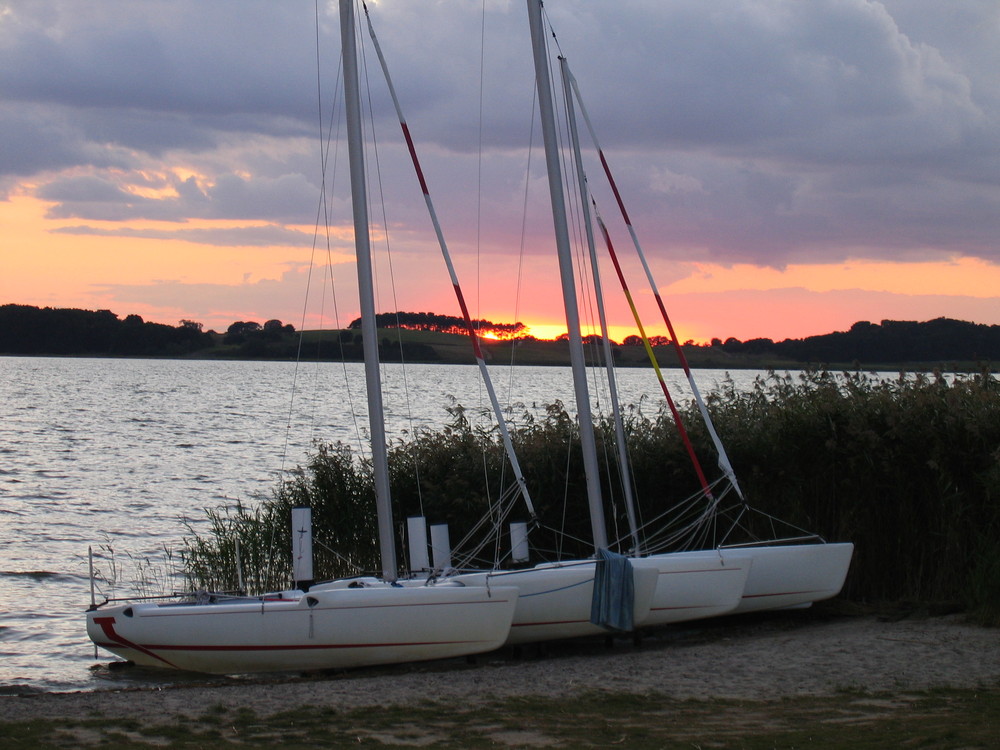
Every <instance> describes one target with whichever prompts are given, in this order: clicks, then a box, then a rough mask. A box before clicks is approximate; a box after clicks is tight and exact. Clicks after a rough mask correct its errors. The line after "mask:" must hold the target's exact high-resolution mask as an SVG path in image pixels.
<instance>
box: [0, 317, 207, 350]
mask: <svg viewBox="0 0 1000 750" xmlns="http://www.w3.org/2000/svg"><path fill="white" fill-rule="evenodd" d="M201 328H202V327H201V324H200V323H195V322H193V321H190V320H184V321H181V324H180V325H178V326H168V325H163V324H161V323H147V322H145V321H144V320H143V319H142V318H141V317H139V316H138V315H128V316H126V317H125V319H124V320H122V319H120V318H119V317H118V316H117V315H115V314H114V313H113V312H111V311H110V310H96V311H93V310H76V309H66V308H52V307H44V308H39V307H32V306H30V305H0V353H2V354H54V355H73V354H89V355H98V356H177V355H183V354H189V353H191V352H195V351H198V350H201V349H205V348H208V347H211V346H214V344H215V341H214V339H213V337H212V335H211V334H209V333H204V332H203V331H202V330H201Z"/></svg>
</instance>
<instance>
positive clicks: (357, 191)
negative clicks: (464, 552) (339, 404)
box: [340, 0, 396, 581]
mask: <svg viewBox="0 0 1000 750" xmlns="http://www.w3.org/2000/svg"><path fill="white" fill-rule="evenodd" d="M340 40H341V48H342V50H343V67H344V109H345V112H346V117H347V145H348V155H349V157H350V165H351V203H352V205H353V207H354V249H355V253H356V255H357V263H358V297H359V301H360V303H361V341H362V345H363V347H364V353H365V386H366V388H367V391H368V423H369V427H370V430H371V447H372V467H373V469H374V473H375V507H376V510H377V512H378V535H379V545H380V551H381V557H382V577H383V578H384V579H385V580H387V581H395V580H396V543H395V540H394V538H393V528H392V500H391V498H390V495H389V460H388V455H387V453H386V447H385V421H384V415H383V411H382V383H381V378H380V377H379V366H378V332H377V331H376V328H375V290H374V286H373V283H372V258H371V242H370V238H369V234H368V192H367V187H366V185H365V156H364V144H363V134H362V131H361V97H360V85H359V83H358V60H357V44H356V41H355V35H354V0H340Z"/></svg>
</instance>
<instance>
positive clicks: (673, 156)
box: [0, 0, 1000, 266]
mask: <svg viewBox="0 0 1000 750" xmlns="http://www.w3.org/2000/svg"><path fill="white" fill-rule="evenodd" d="M485 5H486V17H485V19H484V17H483V16H482V15H481V12H482V8H483V5H482V4H479V3H468V2H460V1H457V0H438V1H436V2H403V0H383V2H378V3H372V4H371V7H372V15H373V18H374V21H375V24H376V29H377V31H378V33H379V35H380V40H381V42H382V45H383V48H384V50H385V53H386V56H387V58H388V61H389V65H390V67H391V69H392V71H393V74H394V76H395V82H396V85H397V88H398V90H399V93H400V97H401V99H402V102H403V106H404V109H405V111H406V114H407V119H408V121H409V123H410V127H411V129H412V131H413V132H414V135H415V137H416V138H417V141H418V144H419V147H420V149H421V154H422V158H423V161H424V166H425V169H426V171H427V174H428V178H429V179H430V181H431V187H432V190H434V191H435V195H436V198H437V200H438V203H439V208H440V209H441V213H442V218H443V219H444V221H445V224H446V227H447V228H448V231H449V232H450V233H451V236H453V237H454V238H455V241H456V242H457V243H458V244H459V245H471V244H472V243H474V242H475V241H477V240H476V236H477V234H481V235H482V236H483V238H484V240H485V241H486V242H487V243H488V244H489V245H490V246H491V247H494V248H500V249H506V250H508V251H510V252H515V251H516V250H517V248H518V247H519V246H520V236H519V231H520V226H521V218H520V211H521V206H522V205H523V203H524V178H523V171H524V167H525V164H526V162H527V152H526V143H527V142H528V138H529V135H530V133H531V126H530V122H529V118H530V115H531V112H532V110H533V103H532V95H533V78H532V72H531V67H530V54H529V50H528V40H527V32H526V28H525V27H526V23H525V12H524V9H523V7H522V6H523V3H522V2H520V0H513V2H509V3H508V2H489V3H486V4H485ZM0 8H3V10H0V102H2V103H0V190H3V189H11V188H13V187H14V185H15V184H16V183H17V182H18V181H19V180H22V179H30V180H31V181H32V182H33V183H37V184H39V185H40V187H39V188H38V194H39V195H40V196H41V197H45V198H47V199H48V200H52V201H56V205H55V206H54V207H53V208H52V210H51V215H52V216H53V217H59V218H78V219H80V220H84V221H85V220H105V221H121V222H126V221H129V220H131V219H138V218H145V219H153V218H158V219H166V220H171V221H177V222H183V221H184V220H189V219H196V218H203V219H210V218H217V219H223V218H225V219H263V220H267V221H274V222H285V223H293V222H294V223H301V222H311V221H312V219H313V217H314V216H315V214H316V206H317V200H318V197H319V184H320V178H319V157H318V154H319V147H318V145H317V144H316V142H315V141H316V138H315V133H317V131H318V130H319V124H318V115H317V88H318V87H317V72H316V71H317V67H316V39H317V33H316V27H315V26H314V21H315V17H314V3H313V2H312V0H291V1H288V2H281V3H274V2H266V1H264V0H258V1H253V0H238V1H237V0H214V1H213V2H210V3H205V2H200V1H196V0H171V1H169V2H168V1H166V0H163V1H159V0H144V1H143V2H129V1H127V0H95V2H91V3H89V4H88V5H87V12H86V13H83V12H81V11H80V7H79V4H78V3H75V2H71V0H36V1H35V2H32V3H6V4H4V3H0ZM546 12H547V15H548V17H549V18H550V19H551V21H552V23H553V26H554V28H555V30H556V32H557V34H558V40H559V45H560V50H561V51H562V52H563V53H564V54H565V55H566V56H567V57H568V58H569V60H570V63H571V65H572V67H573V70H574V71H575V73H576V76H577V78H578V80H579V82H580V86H581V89H582V92H583V95H584V97H585V98H586V101H587V106H588V109H589V111H590V113H591V115H592V116H593V120H594V124H595V127H596V128H597V130H598V133H599V135H600V137H601V139H602V142H603V145H604V147H605V150H606V152H607V153H608V157H609V160H610V161H611V164H612V166H613V167H614V169H615V170H616V177H617V178H618V180H619V183H620V186H621V188H622V192H623V194H624V195H625V197H626V200H628V201H629V206H630V211H631V213H632V215H633V219H634V220H635V223H636V225H637V226H638V227H639V229H640V231H641V232H642V234H643V236H644V237H645V238H646V245H647V249H648V250H649V251H650V252H651V253H654V254H656V255H659V256H660V257H665V258H666V257H671V258H677V259H679V260H697V259H701V260H716V261H720V262H737V261H747V262H753V263H761V264H770V265H775V266H782V265H784V264H787V263H793V262H803V261H804V262H833V261H837V260H840V259H843V258H844V257H848V256H853V257H873V258H898V259H915V258H927V257H935V256H937V257H949V256H952V255H971V256H977V257H983V258H988V259H991V260H996V261H1000V250H998V249H997V247H998V246H997V245H996V243H995V237H996V236H997V232H998V230H1000V226H998V223H1000V218H998V217H1000V185H998V180H1000V143H998V132H1000V131H998V128H997V119H998V108H1000V79H998V78H997V76H996V70H997V69H998V66H1000V10H998V7H997V5H996V3H994V2H990V1H988V0H979V1H978V2H977V1H975V0H970V1H969V2H964V3H961V4H956V3H941V2H940V1H939V0H884V2H874V1H872V0H811V1H810V2H808V3H794V2H787V1H786V0H718V1H717V2H711V3H707V2H705V1H704V0H632V1H630V2H628V3H595V2H583V1H581V0H572V1H570V0H550V1H549V2H548V3H547V4H546ZM335 13H336V7H335V4H330V5H329V6H328V5H321V8H320V26H319V41H320V47H319V48H320V53H319V54H320V59H321V71H322V74H321V75H320V76H319V79H320V80H321V81H322V85H321V89H322V101H323V106H324V108H325V109H327V108H329V107H331V106H332V103H333V101H334V96H333V89H334V88H335V87H336V72H337V54H338V50H339V37H338V34H339V32H338V29H337V26H336V17H335ZM368 54H369V57H368V58H367V63H368V65H370V66H374V65H375V61H374V57H373V56H372V55H371V53H370V52H369V53H368ZM481 60H482V63H483V65H482V68H481V66H480V61H481ZM371 81H372V84H371V101H372V102H373V106H374V108H375V112H376V120H375V125H374V128H375V132H377V133H378V134H379V137H380V139H381V140H382V142H383V144H384V146H383V148H384V150H383V152H382V154H383V155H384V156H385V157H388V156H390V155H392V154H393V153H395V152H397V151H398V135H397V126H396V125H395V123H394V122H393V119H392V113H391V107H390V105H389V103H388V101H387V99H386V98H385V96H384V92H383V90H382V89H383V85H382V83H381V82H380V80H379V77H378V74H377V73H376V72H374V70H373V72H372V74H371ZM480 118H481V119H480ZM535 137H536V139H537V132H536V135H535ZM537 149H538V147H537V146H536V151H535V154H534V156H533V157H532V158H533V160H534V162H533V166H534V167H535V168H537V167H539V166H540V162H541V159H540V151H538V150H537ZM480 153H482V157H480ZM171 166H178V167H183V170H182V171H178V172H177V173H176V174H178V175H184V174H186V173H187V172H190V171H195V172H197V173H198V175H199V179H198V180H193V179H188V178H187V177H183V176H181V177H177V176H173V177H172V176H167V175H168V174H169V169H168V168H169V167H171ZM380 167H381V168H382V169H383V175H384V179H383V183H384V184H385V185H388V186H390V187H388V188H387V189H393V188H395V187H396V186H401V187H405V188H406V189H410V187H411V186H412V182H413V178H412V175H410V174H408V172H407V169H408V167H407V166H406V165H405V163H404V164H403V165H402V166H390V165H389V159H388V158H386V159H385V161H384V163H383V164H381V165H380ZM331 169H332V163H331ZM589 169H590V170H591V181H592V183H594V184H595V190H597V188H596V185H597V182H598V180H597V177H598V176H599V175H598V174H596V168H594V167H589ZM156 174H159V175H164V176H163V177H162V178H161V179H162V180H164V182H165V183H170V184H169V187H171V188H172V189H171V190H164V191H163V192H162V193H161V194H159V196H158V197H156V196H153V195H152V194H151V193H150V192H149V191H148V190H142V189H139V188H142V187H147V188H148V187H151V186H150V185H148V184H147V185H144V181H148V180H150V179H151V178H150V175H156ZM328 179H329V178H328ZM171 180H172V182H171ZM480 183H481V184H482V190H483V193H482V198H481V199H480V198H479V197H478V185H479V184H480ZM537 183H539V180H538V179H537V175H535V176H533V180H532V184H533V185H535V184H537ZM599 198H600V199H601V200H602V204H603V205H604V210H605V213H611V208H612V207H613V203H611V201H610V198H609V197H608V196H607V194H606V192H605V193H599ZM418 200H419V199H418ZM480 200H481V201H482V202H481V203H480ZM544 200H545V196H544V193H543V192H537V193H536V192H534V191H533V192H532V193H531V194H530V195H529V202H530V203H532V204H537V205H540V206H544ZM335 210H336V211H339V210H340V208H339V206H338V207H336V209H335ZM419 213H420V204H419V202H417V203H416V204H415V207H413V208H403V209H400V213H399V214H397V215H396V216H395V217H394V219H393V220H394V221H396V222H399V223H400V224H402V225H404V226H407V227H410V229H411V231H412V232H415V233H428V234H429V228H428V226H427V224H426V220H425V219H422V218H421V217H420V216H419ZM480 213H482V214H483V215H484V219H483V221H484V224H483V227H484V229H483V231H481V232H477V230H476V229H475V227H474V226H472V222H471V221H470V219H469V217H475V216H477V215H479V214H480ZM487 213H488V216H486V214H487ZM337 216H341V214H337ZM335 218H336V217H335ZM533 226H534V225H531V224H529V231H534V230H532V229H530V227H533ZM545 231H547V227H546V225H545V222H544V221H539V222H538V229H537V241H534V240H536V237H532V236H529V242H528V248H529V251H531V250H533V249H535V248H539V247H541V246H542V240H541V237H542V233H543V232H545ZM204 241H206V242H209V243H211V242H212V236H211V235H205V239H204Z"/></svg>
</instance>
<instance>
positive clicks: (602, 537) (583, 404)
mask: <svg viewBox="0 0 1000 750" xmlns="http://www.w3.org/2000/svg"><path fill="white" fill-rule="evenodd" d="M528 25H529V27H530V29H531V47H532V51H533V53H534V61H535V81H536V85H537V87H538V111H539V114H540V116H541V120H542V138H543V140H544V142H545V164H546V169H547V171H548V175H549V196H550V198H551V200H552V222H553V224H554V225H555V233H556V250H557V252H558V254H559V277H560V280H561V282H562V293H563V304H564V305H565V307H566V327H567V329H568V331H567V333H568V334H569V353H570V362H571V364H572V368H573V387H574V391H575V394H576V413H577V415H578V419H579V422H580V443H581V446H582V448H583V470H584V474H585V476H586V479H587V500H588V503H589V505H590V525H591V528H592V530H593V534H594V548H595V549H597V550H601V549H607V547H608V533H607V529H606V528H605V525H604V504H603V502H602V499H601V477H600V473H599V472H598V468H597V445H596V441H595V440H594V421H593V417H592V416H591V413H590V393H589V392H588V389H587V368H586V363H585V361H584V354H583V341H582V340H581V338H580V311H579V309H578V307H577V298H576V282H575V281H574V279H573V257H572V253H571V249H570V242H569V228H568V226H567V223H566V198H565V195H564V194H563V182H562V169H561V167H560V165H559V149H558V144H557V138H556V124H555V111H554V108H553V103H552V82H551V80H550V78H549V66H548V56H547V55H546V53H545V33H544V29H543V28H542V3H541V0H528Z"/></svg>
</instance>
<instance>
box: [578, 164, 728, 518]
mask: <svg viewBox="0 0 1000 750" xmlns="http://www.w3.org/2000/svg"><path fill="white" fill-rule="evenodd" d="M609 177H610V175H609ZM617 194H618V191H617V189H616V190H615V195H617ZM624 210H625V208H624V206H623V207H622V211H624ZM597 223H598V224H599V225H600V227H601V234H603V235H604V243H605V244H606V245H607V248H608V255H610V256H611V262H612V263H613V264H614V266H615V273H616V274H618V281H619V282H620V283H621V286H622V291H623V292H624V293H625V298H626V299H627V300H628V304H629V307H630V308H632V316H633V317H634V318H635V322H636V325H637V326H638V327H639V334H640V335H641V336H642V341H643V344H645V346H646V352H647V354H648V355H649V358H650V361H651V362H652V365H653V369H654V370H655V371H656V378H657V380H659V381H660V389H661V390H662V391H663V395H664V397H665V398H666V399H667V405H668V406H669V407H670V413H671V414H672V415H673V417H674V423H675V424H676V425H677V433H678V434H679V435H680V436H681V440H682V441H683V442H684V448H685V449H686V450H687V453H688V457H689V458H690V459H691V463H692V464H693V465H694V470H695V473H696V474H697V475H698V481H699V482H700V483H701V489H702V491H703V492H704V493H705V495H706V496H707V497H709V498H710V497H712V490H711V488H710V487H709V486H708V480H707V479H706V478H705V472H704V471H702V468H701V462H700V461H699V460H698V455H697V454H696V453H695V451H694V446H693V445H692V444H691V438H690V437H688V433H687V429H685V427H684V422H683V420H682V419H681V414H680V412H679V411H678V410H677V406H676V404H674V399H673V398H672V397H671V395H670V389H668V388H667V383H666V381H664V379H663V373H661V372H660V366H659V364H658V363H657V361H656V355H655V354H654V353H653V349H652V347H651V346H650V343H649V337H648V336H646V331H645V330H644V329H643V327H642V323H641V322H640V320H639V313H638V311H637V310H636V309H635V303H634V302H633V301H632V293H631V292H630V291H629V288H628V282H627V281H625V274H624V273H622V267H621V264H620V263H619V262H618V255H617V253H615V247H614V244H613V243H612V242H611V235H610V234H608V228H607V227H606V226H605V225H604V222H603V221H602V220H601V217H600V216H598V217H597ZM657 301H659V295H657ZM660 310H661V311H662V310H663V304H662V303H660ZM663 314H664V316H665V315H666V311H664V312H663ZM667 328H668V329H670V336H671V338H672V340H673V341H674V343H675V345H676V336H674V332H673V329H672V328H670V323H669V322H668V323H667ZM681 356H682V357H683V352H682V353H681ZM682 361H683V362H684V363H685V368H686V367H687V364H686V361H685V360H682Z"/></svg>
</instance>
